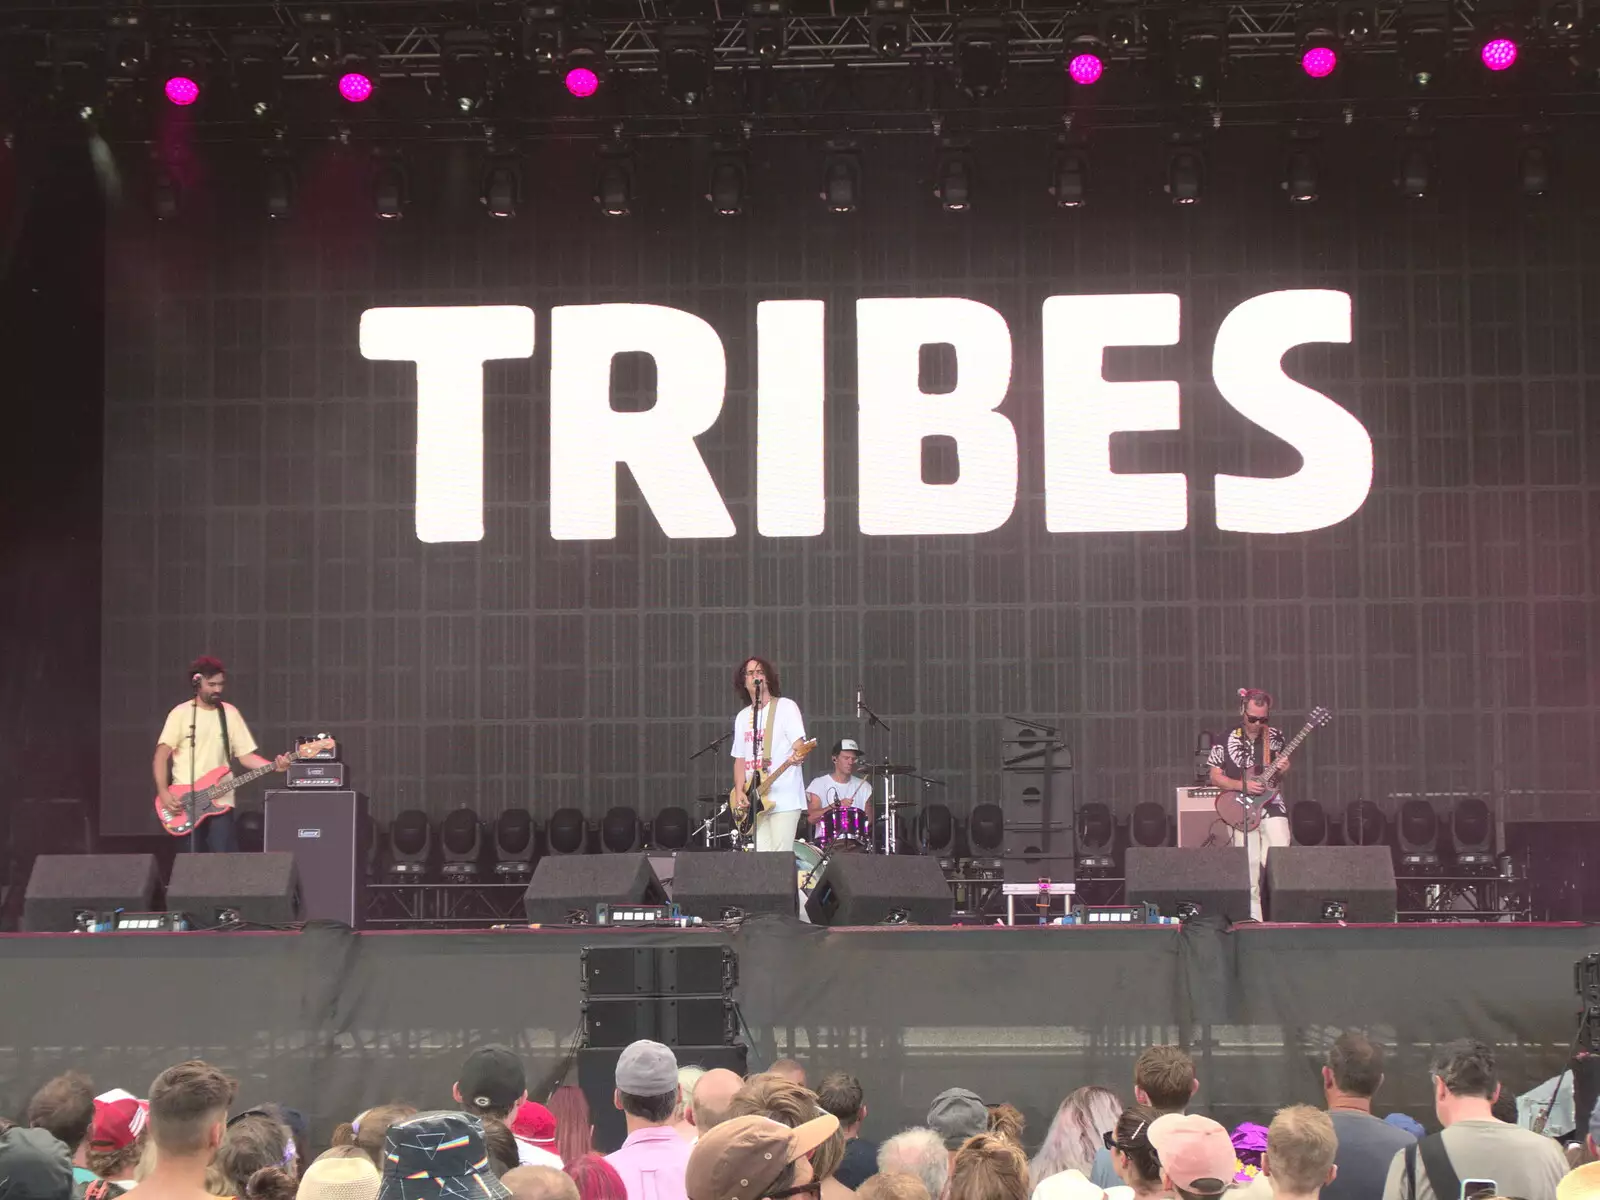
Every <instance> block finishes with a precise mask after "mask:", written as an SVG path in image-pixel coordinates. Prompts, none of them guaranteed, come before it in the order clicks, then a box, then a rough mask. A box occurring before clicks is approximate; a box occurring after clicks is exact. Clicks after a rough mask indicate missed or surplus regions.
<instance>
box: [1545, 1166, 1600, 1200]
mask: <svg viewBox="0 0 1600 1200" xmlns="http://www.w3.org/2000/svg"><path fill="white" fill-rule="evenodd" d="M1556 1200H1600V1162H1590V1163H1584V1164H1583V1166H1581V1167H1576V1168H1574V1169H1573V1170H1571V1171H1568V1172H1567V1173H1566V1175H1565V1176H1563V1177H1562V1180H1561V1183H1560V1184H1559V1185H1558V1186H1557V1187H1556Z"/></svg>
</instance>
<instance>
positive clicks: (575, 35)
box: [561, 28, 606, 100]
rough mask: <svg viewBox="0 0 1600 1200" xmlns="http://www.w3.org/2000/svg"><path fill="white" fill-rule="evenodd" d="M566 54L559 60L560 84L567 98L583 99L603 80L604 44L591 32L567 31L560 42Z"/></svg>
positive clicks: (598, 34) (591, 93)
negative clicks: (564, 46) (562, 42)
mask: <svg viewBox="0 0 1600 1200" xmlns="http://www.w3.org/2000/svg"><path fill="white" fill-rule="evenodd" d="M563 41H564V44H565V45H566V48H567V49H566V55H565V56H564V57H563V58H562V59H561V84H562V86H563V87H565V88H566V89H567V95H569V96H571V97H573V98H574V99H576V100H587V99H588V98H589V97H590V96H593V95H594V94H595V93H596V92H598V91H599V90H600V86H601V84H602V83H603V82H604V81H605V73H606V43H605V39H604V37H602V36H601V35H600V33H599V32H597V31H596V30H593V29H587V28H586V29H582V30H569V31H568V33H567V35H566V37H565V38H564V39H563Z"/></svg>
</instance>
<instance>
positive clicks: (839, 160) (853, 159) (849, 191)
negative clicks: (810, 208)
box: [822, 146, 861, 213]
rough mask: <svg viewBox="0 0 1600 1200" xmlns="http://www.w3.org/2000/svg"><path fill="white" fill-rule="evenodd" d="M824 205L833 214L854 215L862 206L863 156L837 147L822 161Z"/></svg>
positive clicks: (845, 148)
mask: <svg viewBox="0 0 1600 1200" xmlns="http://www.w3.org/2000/svg"><path fill="white" fill-rule="evenodd" d="M822 203H823V206H824V207H826V208H827V210H828V211H829V212H831V213H852V212H855V211H856V209H857V208H858V207H859V206H860V204H861V155H860V153H859V152H858V151H856V150H855V149H854V147H850V146H836V147H832V148H830V149H829V151H828V154H827V156H826V157H825V158H824V159H823V160H822Z"/></svg>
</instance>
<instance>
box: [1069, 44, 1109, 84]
mask: <svg viewBox="0 0 1600 1200" xmlns="http://www.w3.org/2000/svg"><path fill="white" fill-rule="evenodd" d="M1104 73H1105V63H1104V62H1102V61H1101V59H1100V56H1099V55H1098V54H1096V53H1095V52H1094V51H1093V50H1079V51H1078V52H1077V53H1075V54H1073V55H1072V57H1071V58H1070V59H1068V60H1067V75H1068V76H1069V77H1070V78H1071V80H1072V82H1073V83H1076V84H1079V85H1081V86H1083V87H1088V86H1089V85H1090V84H1091V83H1098V82H1099V80H1100V76H1101V75H1103V74H1104Z"/></svg>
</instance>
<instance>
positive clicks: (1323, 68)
mask: <svg viewBox="0 0 1600 1200" xmlns="http://www.w3.org/2000/svg"><path fill="white" fill-rule="evenodd" d="M1338 66H1339V55H1338V54H1337V53H1336V52H1335V51H1334V49H1333V47H1332V46H1311V47H1308V48H1307V49H1306V50H1304V51H1302V52H1301V54H1300V69H1301V70H1302V71H1304V72H1305V73H1306V74H1307V75H1309V76H1310V77H1311V78H1312V79H1326V78H1327V77H1328V76H1329V75H1332V74H1333V72H1334V70H1335V69H1336V68H1337V67H1338Z"/></svg>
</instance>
